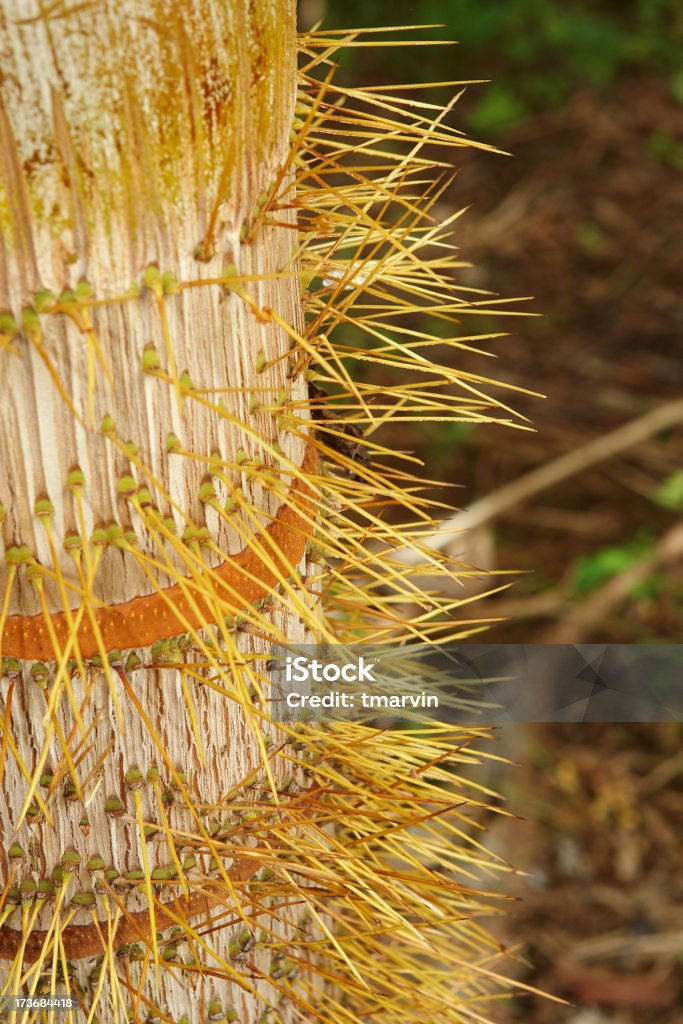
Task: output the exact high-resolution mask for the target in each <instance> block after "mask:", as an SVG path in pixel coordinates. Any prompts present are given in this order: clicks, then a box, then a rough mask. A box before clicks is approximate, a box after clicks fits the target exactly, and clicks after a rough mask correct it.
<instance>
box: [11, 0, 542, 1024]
mask: <svg viewBox="0 0 683 1024" xmlns="http://www.w3.org/2000/svg"><path fill="white" fill-rule="evenodd" d="M19 8H20V9H19V10H17V5H15V4H14V3H6V4H5V5H4V12H3V14H2V26H1V27H2V39H3V43H2V48H3V53H2V61H3V71H4V78H3V82H2V91H1V93H0V98H1V103H2V106H1V108H0V136H1V138H0V145H1V148H2V163H1V165H0V183H1V185H0V188H1V192H0V195H1V197H2V198H1V202H0V219H1V221H2V237H3V245H2V249H1V250H0V290H1V291H2V295H1V296H0V302H1V303H2V306H3V311H2V313H1V314H0V329H1V331H2V334H1V336H0V363H1V364H2V366H1V367H0V390H1V396H0V424H1V429H2V450H1V452H0V470H1V472H0V480H1V483H0V488H1V489H2V517H3V527H2V529H3V540H4V545H5V547H4V569H3V583H2V591H1V592H0V641H1V647H0V654H1V656H2V665H1V667H2V702H1V704H0V728H1V729H2V733H1V741H0V867H1V870H2V892H1V894H0V958H1V959H2V961H3V968H4V969H3V975H2V991H3V992H4V993H23V994H26V995H40V994H42V993H50V994H68V995H70V996H72V997H73V998H74V999H75V1000H76V1002H77V1004H78V1009H76V1010H73V1011H70V1013H69V1014H68V1015H67V1018H66V1019H69V1020H73V1021H77V1020H78V1021H81V1020H86V1021H88V1022H90V1021H101V1022H102V1024H105V1022H110V1021H111V1022H121V1024H123V1022H126V1024H127V1022H129V1021H147V1022H149V1021H156V1020H159V1021H169V1022H175V1024H179V1022H180V1021H186V1022H190V1021H193V1022H194V1021H201V1022H205V1021H223V1022H234V1021H241V1022H242V1024H256V1022H259V1024H263V1022H267V1024H276V1022H282V1024H289V1022H301V1021H313V1020H319V1021H327V1022H337V1024H351V1022H360V1021H370V1020H372V1021H382V1022H386V1024H393V1022H396V1024H398V1022H399V1021H401V1022H404V1021H411V1020H412V1021H420V1022H424V1021H425V1020H430V1019H434V1020H440V1021H451V1022H456V1021H481V1020H483V1019H484V1018H485V1016H486V1012H487V1010H486V1007H487V1005H489V1000H490V999H491V998H493V997H496V996H498V995H500V994H502V993H504V992H506V991H507V989H508V985H507V983H506V982H505V980H504V979H503V977H501V975H500V974H499V970H500V963H499V962H500V959H501V955H502V950H501V947H500V946H499V944H498V943H497V942H496V941H494V940H493V939H492V938H490V937H489V936H488V935H487V933H486V931H485V930H484V927H483V925H482V924H481V923H480V917H481V916H482V915H485V914H489V913H491V910H492V905H493V904H492V900H491V894H490V893H489V891H488V890H489V884H488V882H486V883H485V884H484V889H483V891H482V879H487V878H490V879H491V888H492V889H494V890H495V880H494V876H495V874H496V872H497V871H499V870H506V869H507V865H505V864H504V863H502V862H500V861H499V860H498V859H497V858H496V857H494V856H493V855H492V854H490V853H488V852H487V851H486V850H485V848H484V847H483V846H482V845H481V843H480V841H479V839H478V838H477V824H476V817H477V813H478V811H479V809H480V808H481V807H482V806H483V805H485V804H486V803H487V801H488V800H489V799H490V797H491V794H490V793H488V792H487V791H486V790H484V789H483V788H481V787H478V786H477V785H476V784H473V783H471V782H466V781H464V780H463V779H460V778H459V777H458V775H457V771H456V770H457V768H458V766H460V765H462V764H473V763H476V762H477V761H478V759H479V758H480V757H481V756H482V755H481V754H480V753H479V752H478V748H479V742H480V741H481V740H483V739H484V738H485V732H484V731H483V730H480V731H472V730H469V731H467V730H462V729H458V728H456V727H452V726H446V725H438V724H431V725H430V726H429V727H427V726H422V727H418V726H415V727H412V728H411V729H410V730H407V731H402V732H401V733H400V734H398V733H397V734H392V733H391V732H388V733H387V732H380V731H378V730H377V729H375V728H373V727H371V726H370V725H369V724H365V725H363V724H360V723H336V724H333V725H327V726H324V725H314V724H310V725H306V726H304V725H296V726H294V725H290V726H284V725H277V724H276V723H274V722H273V721H272V720H271V717H270V715H269V710H268V709H269V704H268V698H269V695H270V679H269V670H268V657H269V654H270V652H271V650H272V646H273V644H280V643H301V642H312V641H319V640H320V641H325V642H333V643H334V642H338V643H347V642H357V641H359V640H361V641H374V642H377V641H385V640H390V641H391V643H392V645H394V646H400V645H405V644H408V643H409V641H411V640H413V639H419V640H421V641H430V640H432V639H449V638H458V637H464V636H466V635H469V634H470V633H472V632H473V631H476V630H478V629H481V628H483V626H484V625H485V623H483V622H482V621H481V620H478V619H477V618H476V616H472V615H471V613H470V612H469V610H468V607H467V605H468V601H467V600H462V601H457V600H453V599H452V598H449V599H448V600H443V599H441V598H439V597H438V596H435V595H432V594H431V593H429V594H428V593H424V592H423V590H422V589H421V587H420V585H419V579H418V576H419V573H416V570H415V568H414V567H411V568H410V570H408V569H406V568H402V567H401V565H400V563H399V562H398V561H397V560H396V559H395V558H394V557H393V555H392V552H393V551H395V550H396V549H397V548H399V547H400V548H404V547H406V546H408V547H411V548H413V549H414V550H417V551H419V552H421V553H422V555H423V569H424V572H425V574H428V575H429V576H430V577H432V576H433V575H434V573H435V571H437V570H438V571H440V572H442V573H444V574H450V575H453V576H455V577H467V576H469V575H471V574H472V573H473V572H475V570H473V569H471V568H470V567H467V566H461V565H458V564H457V563H454V562H452V561H449V560H448V559H446V558H444V556H442V555H436V554H434V553H432V552H431V551H430V549H429V548H428V547H427V546H426V545H424V544H423V537H424V536H425V535H426V534H428V533H429V532H431V531H432V530H433V528H434V517H435V515H437V514H438V512H439V511H440V510H439V508H438V507H437V506H436V505H435V504H434V503H433V502H432V501H431V500H430V498H429V491H428V487H427V485H426V482H425V481H424V480H423V479H422V475H421V467H420V466H419V464H418V463H417V462H416V460H415V458H414V457H412V456H410V455H406V454H401V453H395V452H392V451H391V450H390V448H388V447H387V446H386V444H385V442H384V441H382V440H380V438H381V437H386V431H384V432H382V431H380V430H379V428H380V427H384V425H385V424H386V423H387V422H403V421H409V422H420V421H425V420H430V421H454V420H455V421H466V422H482V421H494V422H499V423H507V424H509V425H511V426H522V427H523V426H524V423H523V421H522V420H521V419H520V418H519V417H517V416H516V415H515V413H514V412H513V411H512V409H511V408H510V407H509V405H508V404H507V402H503V401H502V400H500V399H499V398H495V397H492V393H491V388H492V387H493V385H494V384H495V385H496V387H497V388H504V387H505V385H504V384H502V383H501V382H487V381H485V380H484V379H482V378H479V377H475V376H473V375H471V374H465V373H463V372H460V371H458V370H456V369H454V368H453V366H452V365H451V356H452V355H453V352H454V351H457V349H458V348H460V347H472V346H478V344H479V343H480V340H481V338H480V336H479V335H478V334H477V330H476V316H477V315H480V314H481V313H483V312H485V311H488V310H490V309H491V308H492V306H493V305H494V302H493V300H491V299H490V298H489V297H487V296H485V295H483V294H482V293H476V292H474V293H473V292H472V290H471V289H469V290H467V289H459V288H457V287H456V286H455V285H454V284H453V281H452V279H451V274H452V271H453V270H454V269H457V267H458V266H459V265H461V264H460V263H459V260H458V257H457V255H456V254H455V250H454V249H453V247H452V245H451V243H450V242H449V241H448V238H449V230H450V227H451V221H452V220H453V219H454V218H451V219H450V220H449V221H447V222H445V223H440V222H439V221H438V219H436V217H435V215H434V209H435V204H436V203H437V202H438V199H439V197H440V196H441V194H442V193H443V191H444V189H445V188H446V186H447V183H448V180H449V178H448V173H447V171H446V170H445V169H444V168H442V166H441V165H440V164H435V163H434V161H433V159H432V158H430V156H429V151H428V146H429V145H430V144H431V143H436V142H438V143H439V145H442V146H443V145H449V146H462V145H469V144H470V143H468V142H467V141H466V140H465V139H464V138H463V137H462V136H461V135H460V134H459V133H457V132H456V131H454V130H453V129H452V128H450V127H449V125H448V123H447V121H446V115H447V114H448V113H449V111H450V107H451V106H452V104H448V106H447V107H445V108H440V107H438V106H436V105H434V104H433V103H430V102H427V101H423V100H421V99H419V98H418V96H417V94H416V93H415V92H413V91H411V90H410V89H409V88H398V89H396V90H395V91H394V92H392V93H391V94H389V93H385V92H384V91H382V90H379V89H366V90H361V89H342V88H340V87H337V86H335V85H334V83H333V80H332V72H333V64H332V61H333V57H334V54H335V53H336V51H337V50H338V49H339V47H340V46H344V45H362V46H365V45H369V44H370V43H371V42H372V37H369V38H368V37H366V36H364V35H359V34H351V35H347V36H344V35H335V34H327V33H324V32H313V33H310V34H308V35H306V36H304V37H303V39H302V40H301V42H300V54H301V58H300V63H301V68H300V71H299V74H298V81H297V71H296V65H295V60H296V58H295V36H294V14H293V9H292V6H291V5H289V4H282V3H275V2H270V0H251V2H250V3H246V0H229V2H227V3H224V2H219V0H193V2H192V3H187V4H181V5H174V4H171V3H167V2H166V0H152V2H145V3H142V2H141V0H119V2H117V3H105V4H99V3H98V4H95V3H91V2H89V0H86V2H84V3H76V4H62V3H56V4H51V5H47V6H45V5H41V4H40V3H39V2H38V0H35V3H34V2H33V0H25V2H24V3H23V4H20V5H19ZM382 45H387V44H386V43H383V44H382ZM297 90H298V91H297ZM423 309H429V311H430V315H431V316H433V317H437V318H438V319H439V320H440V321H442V322H443V323H444V324H447V325H449V326H448V333H450V334H452V336H451V337H449V338H446V339H444V338H441V337H439V338H436V337H431V336H429V335H427V334H425V333H424V332H423V329H422V328H418V327H416V326H415V324H416V322H417V321H416V320H415V314H416V313H417V312H419V311H420V310H423ZM470 325H472V326H470ZM349 327H353V328H354V331H353V337H354V338H357V337H362V339H363V341H362V344H359V343H355V344H352V343H350V342H349V341H348V340H346V334H347V333H348V328H349ZM437 346H441V350H442V351H443V352H445V356H444V357H443V358H444V360H445V361H444V363H443V365H440V364H439V363H438V362H437V361H436V359H435V357H436V355H437V351H438V349H437ZM355 360H362V361H364V362H367V363H371V364H373V365H374V367H375V369H376V371H377V373H379V371H381V370H382V368H384V367H390V368H391V370H392V384H391V386H390V387H380V386H378V385H376V384H370V383H362V382H360V383H359V382H355V381H354V380H353V378H352V375H351V373H350V371H349V365H351V364H352V361H355ZM373 379H376V378H373ZM327 392H329V393H330V395H331V397H328V395H327ZM361 429H362V430H363V431H364V437H363V439H362V441H361V439H360V436H359V431H360V430H361ZM376 431H377V439H376V437H375V432H376ZM396 510H398V511H399V512H400V513H401V514H400V516H398V517H397V516H396V515H395V514H394V513H395V511H396ZM406 603H411V604H417V605H418V607H419V609H420V612H419V614H418V615H417V616H415V617H414V618H413V620H412V621H410V622H405V621H403V618H402V615H401V612H400V608H401V606H402V605H405V604H406ZM454 769H455V770H454ZM25 1019H27V1020H38V1019H42V1017H41V1016H40V1011H35V1012H31V1013H29V1014H28V1015H27V1017H26V1018H25Z"/></svg>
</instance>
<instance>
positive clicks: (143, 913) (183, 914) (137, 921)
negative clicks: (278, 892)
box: [0, 857, 261, 964]
mask: <svg viewBox="0 0 683 1024" xmlns="http://www.w3.org/2000/svg"><path fill="white" fill-rule="evenodd" d="M260 867H261V864H260V863H259V861H258V859H257V858H256V857H254V858H249V859H248V860H242V861H238V862H237V863H236V864H233V865H232V867H231V868H230V869H229V870H228V877H229V878H230V880H231V882H246V881H247V880H248V879H249V878H251V876H252V875H254V874H255V873H256V872H257V871H258V870H259V868H260ZM231 895H232V894H231V892H230V889H229V888H228V886H227V885H225V884H224V883H220V884H219V885H217V886H216V887H215V890H214V892H213V893H212V894H209V893H205V892H195V893H192V895H191V896H183V897H182V898H181V899H175V900H173V902H170V901H169V903H167V904H165V905H166V906H167V907H168V908H169V911H172V914H171V913H168V912H166V911H164V909H163V907H158V906H157V907H155V910H154V927H155V929H156V930H157V931H163V930H164V929H165V928H170V927H171V925H174V924H177V923H178V918H181V919H182V918H185V919H187V918H190V917H196V916H197V914H202V913H208V912H209V910H211V909H212V908H213V907H215V906H218V904H220V903H224V902H225V899H226V897H230V896H231ZM151 931H152V919H151V917H150V913H149V910H138V911H137V912H136V913H134V914H127V915H126V917H125V918H124V919H123V920H122V921H120V922H119V924H118V925H117V928H116V931H115V932H114V936H113V939H112V947H113V948H114V949H118V948H119V946H124V945H127V944H128V943H133V942H147V941H148V940H149V936H150V934H151ZM47 935H48V933H47V931H36V932H31V933H30V935H28V937H27V938H26V942H25V945H24V953H23V962H24V963H29V964H32V963H35V962H36V960H38V958H39V957H40V954H41V951H42V949H43V946H44V943H45V940H46V938H47ZM103 936H106V924H105V922H103V921H102V922H100V924H99V927H98V926H97V925H95V924H70V925H67V927H66V928H64V929H63V930H62V932H61V933H60V939H61V942H62V943H63V944H64V955H65V957H66V959H67V960H80V959H84V958H87V957H94V956H99V955H100V954H101V953H103V952H104V950H103V947H102V938H103ZM23 942H24V934H23V932H22V931H20V930H19V929H17V928H8V927H7V925H3V926H2V927H1V928H0V960H14V959H15V958H16V956H17V954H18V953H19V950H20V949H21V947H22V943H23Z"/></svg>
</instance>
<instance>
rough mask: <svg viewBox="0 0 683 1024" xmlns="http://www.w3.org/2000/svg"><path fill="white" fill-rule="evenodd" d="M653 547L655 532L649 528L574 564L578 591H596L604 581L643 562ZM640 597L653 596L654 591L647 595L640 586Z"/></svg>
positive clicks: (583, 593)
mask: <svg viewBox="0 0 683 1024" xmlns="http://www.w3.org/2000/svg"><path fill="white" fill-rule="evenodd" d="M651 546H652V533H651V532H650V531H649V530H640V531H639V532H638V533H637V534H636V536H635V537H632V538H631V539H630V540H628V541H625V542H624V543H623V544H614V545H610V546H609V547H605V548H600V550H599V551H594V552H593V553H592V554H590V555H586V556H585V557H583V558H580V559H579V560H578V561H577V563H576V566H575V567H574V574H573V579H572V589H573V591H574V593H575V594H576V595H577V596H579V597H583V596H584V595H586V594H589V593H590V592H591V591H592V590H596V589H597V588H598V587H600V586H602V584H603V583H607V581H608V580H610V579H612V578H613V577H614V576H618V575H620V573H622V572H625V571H626V570H627V569H629V568H630V567H631V566H632V565H634V564H635V563H636V562H639V561H640V560H641V558H643V556H644V555H646V554H647V552H648V550H649V549H650V548H651ZM648 582H649V581H648ZM637 596H651V593H650V590H649V589H648V594H647V595H645V594H642V593H641V591H640V589H639V590H638V595H637Z"/></svg>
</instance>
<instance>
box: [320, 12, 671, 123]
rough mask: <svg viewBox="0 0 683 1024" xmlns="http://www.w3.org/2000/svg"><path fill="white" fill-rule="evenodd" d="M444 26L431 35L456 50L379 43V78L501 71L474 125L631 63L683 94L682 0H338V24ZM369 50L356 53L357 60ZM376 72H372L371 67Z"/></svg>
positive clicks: (529, 107) (514, 114) (507, 118)
mask: <svg viewBox="0 0 683 1024" xmlns="http://www.w3.org/2000/svg"><path fill="white" fill-rule="evenodd" d="M389 20H390V21H391V23H392V24H395V25H396V24H413V25H423V24H436V25H441V26H443V27H442V28H439V29H436V30H434V29H432V30H430V32H429V38H430V39H433V38H442V39H444V40H452V39H457V40H458V41H459V42H460V43H461V44H462V45H461V46H459V47H457V49H456V48H451V47H448V48H445V47H444V48H443V49H441V48H439V47H437V48H430V49H429V50H428V51H425V50H423V49H421V48H420V47H415V48H413V49H407V50H405V51H403V52H401V56H400V58H398V59H397V51H396V50H394V49H391V50H385V51H384V53H382V52H381V51H378V53H377V54H376V55H375V56H374V58H373V60H374V63H373V68H374V69H376V73H377V76H378V77H381V78H383V79H384V78H386V77H387V76H388V77H389V78H393V79H394V80H396V79H397V78H402V79H403V80H404V81H408V80H409V79H410V80H414V81H419V80H422V81H445V80H449V79H454V78H462V79H468V78H484V79H493V80H494V83H495V84H494V85H492V86H488V87H487V89H486V90H485V91H482V92H480V93H479V98H478V99H477V101H476V102H475V103H474V105H471V106H470V110H469V119H470V121H469V125H468V127H469V128H470V129H471V130H473V131H475V132H480V133H492V132H495V131H497V130H499V129H500V128H502V127H505V126H506V125H508V124H510V123H512V122H514V121H518V120H520V119H522V118H524V117H525V116H527V115H528V114H531V113H534V112H537V111H541V110H547V109H550V108H552V107H555V106H557V105H558V104H560V103H562V102H564V100H565V99H566V98H567V96H569V95H570V94H571V92H573V91H574V90H575V89H577V88H581V87H584V86H586V85H588V86H593V87H600V86H604V85H607V84H608V83H609V82H611V81H612V80H613V79H614V77H615V76H616V75H617V74H618V73H620V72H622V71H628V70H639V71H656V72H663V73H665V74H667V75H669V76H670V83H671V89H672V92H673V94H674V96H676V98H678V99H680V100H681V102H683V72H681V70H680V68H681V66H682V65H683V8H682V7H681V5H680V4H679V3H678V2H677V0H625V2H623V3H616V2H615V0H568V2H561V0H514V2H512V0H486V2H485V3H482V2H481V0H418V2H412V0H394V3H393V4H392V5H391V14H390V16H389V15H388V11H387V6H386V4H385V3H384V2H383V0H328V4H327V8H326V12H325V25H326V26H327V27H329V28H346V27H350V26H354V27H355V26H362V25H365V26H367V25H381V24H382V23H388V21H389ZM366 54H367V51H349V65H348V66H352V65H353V64H357V62H359V61H361V60H362V61H363V62H364V73H365V74H366V75H367V72H368V67H367V64H366V63H365V60H366V56H365V55H366ZM371 73H372V72H371Z"/></svg>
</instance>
